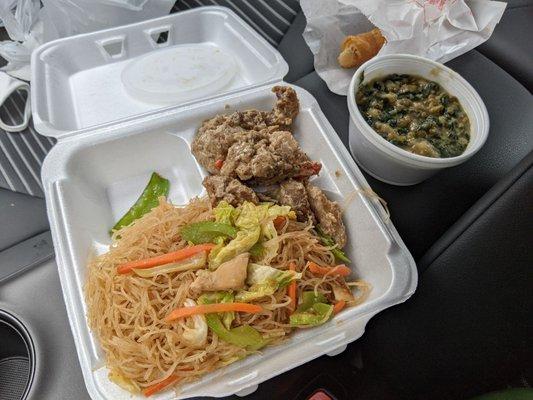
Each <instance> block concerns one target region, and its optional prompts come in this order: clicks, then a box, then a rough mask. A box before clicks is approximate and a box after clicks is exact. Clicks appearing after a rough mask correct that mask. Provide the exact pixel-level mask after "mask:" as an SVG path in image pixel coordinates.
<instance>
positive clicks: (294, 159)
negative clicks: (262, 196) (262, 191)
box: [220, 130, 322, 186]
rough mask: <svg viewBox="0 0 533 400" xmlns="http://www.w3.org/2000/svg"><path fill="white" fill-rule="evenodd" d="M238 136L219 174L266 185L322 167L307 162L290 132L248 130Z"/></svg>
mask: <svg viewBox="0 0 533 400" xmlns="http://www.w3.org/2000/svg"><path fill="white" fill-rule="evenodd" d="M238 136H239V137H240V140H239V141H238V142H237V143H235V144H234V145H232V146H231V147H230V148H229V150H228V154H227V155H226V159H225V160H224V164H223V166H222V169H221V170H220V174H221V175H226V176H232V177H236V178H239V179H240V180H241V181H244V182H245V183H246V184H248V185H252V186H254V185H265V186H266V185H272V184H275V183H278V182H281V181H283V180H285V179H288V178H292V177H308V176H311V175H314V174H317V173H318V172H319V171H320V169H321V167H322V165H321V164H320V163H316V162H312V161H311V160H309V157H307V155H306V154H305V153H304V152H303V151H302V149H300V146H299V145H298V142H296V140H295V139H294V137H293V136H292V134H291V133H290V132H287V131H276V132H272V133H269V132H267V131H264V130H263V131H259V132H255V131H249V132H247V133H246V134H241V135H238Z"/></svg>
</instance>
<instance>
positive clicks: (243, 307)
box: [165, 303, 263, 322]
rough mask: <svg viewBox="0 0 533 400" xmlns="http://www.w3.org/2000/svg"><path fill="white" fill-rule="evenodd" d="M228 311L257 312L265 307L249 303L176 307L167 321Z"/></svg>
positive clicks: (167, 317) (166, 318)
mask: <svg viewBox="0 0 533 400" xmlns="http://www.w3.org/2000/svg"><path fill="white" fill-rule="evenodd" d="M227 311H240V312H247V313H249V314H255V313H258V312H261V311H263V307H261V306H258V305H255V304H248V303H215V304H203V305H199V306H194V307H183V308H176V309H175V310H174V311H172V312H171V313H170V314H168V315H167V316H166V317H165V321H166V322H171V321H174V320H175V319H178V318H185V317H190V316H191V315H196V314H211V313H219V312H227Z"/></svg>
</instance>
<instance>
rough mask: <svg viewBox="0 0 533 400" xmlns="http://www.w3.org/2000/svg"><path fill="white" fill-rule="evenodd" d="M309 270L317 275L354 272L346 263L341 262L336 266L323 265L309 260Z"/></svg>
mask: <svg viewBox="0 0 533 400" xmlns="http://www.w3.org/2000/svg"><path fill="white" fill-rule="evenodd" d="M308 266H309V271H311V272H312V273H313V274H316V275H340V276H348V275H350V274H351V273H352V270H351V269H350V268H348V267H347V266H346V265H344V264H339V265H337V266H336V267H321V266H320V265H318V264H317V263H314V262H312V261H309V263H308Z"/></svg>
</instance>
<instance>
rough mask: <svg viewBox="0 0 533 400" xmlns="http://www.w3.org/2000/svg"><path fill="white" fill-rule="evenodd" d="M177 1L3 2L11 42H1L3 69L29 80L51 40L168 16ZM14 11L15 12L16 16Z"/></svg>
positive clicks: (1, 16)
mask: <svg viewBox="0 0 533 400" xmlns="http://www.w3.org/2000/svg"><path fill="white" fill-rule="evenodd" d="M174 2H175V1H174V0H42V4H43V6H42V8H41V1H40V0H0V20H2V22H3V24H4V26H5V28H6V30H7V33H8V35H9V37H10V39H11V40H6V41H2V42H0V57H2V58H4V59H5V60H7V61H8V64H7V65H6V66H5V67H3V68H2V70H4V71H5V72H7V73H8V74H10V75H11V76H13V77H15V78H19V79H23V80H26V81H29V80H30V76H31V72H30V60H31V53H32V51H33V50H34V49H35V48H37V47H38V46H39V45H41V44H43V43H45V42H48V41H50V40H54V39H58V38H62V37H67V36H72V35H77V34H79V33H86V32H92V31H96V30H100V29H105V28H111V27H114V26H120V25H125V24H130V23H134V22H138V21H142V20H145V19H150V18H156V17H160V16H163V15H166V14H168V13H169V12H170V9H171V8H172V6H173V5H174ZM13 10H15V12H14V13H13Z"/></svg>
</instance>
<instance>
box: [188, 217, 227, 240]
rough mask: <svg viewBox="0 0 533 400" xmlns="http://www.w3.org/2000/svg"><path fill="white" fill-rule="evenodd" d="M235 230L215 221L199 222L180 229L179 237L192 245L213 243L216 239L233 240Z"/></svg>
mask: <svg viewBox="0 0 533 400" xmlns="http://www.w3.org/2000/svg"><path fill="white" fill-rule="evenodd" d="M236 235H237V229H236V228H234V227H233V226H231V225H229V224H225V223H221V222H215V221H201V222H195V223H193V224H189V225H186V226H184V227H183V228H181V237H182V238H183V239H185V240H187V241H188V242H192V243H194V244H200V243H213V242H214V241H215V239H216V238H218V237H223V238H227V237H230V238H232V239H233V238H235V236H236Z"/></svg>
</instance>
